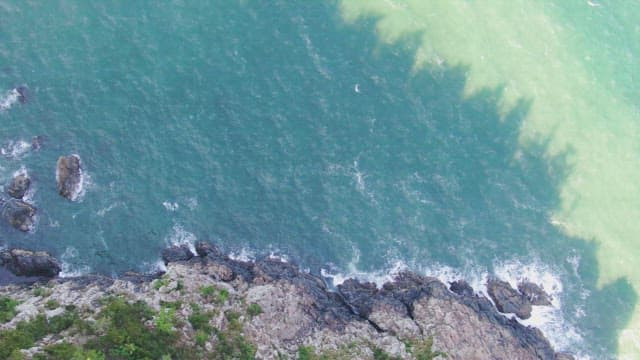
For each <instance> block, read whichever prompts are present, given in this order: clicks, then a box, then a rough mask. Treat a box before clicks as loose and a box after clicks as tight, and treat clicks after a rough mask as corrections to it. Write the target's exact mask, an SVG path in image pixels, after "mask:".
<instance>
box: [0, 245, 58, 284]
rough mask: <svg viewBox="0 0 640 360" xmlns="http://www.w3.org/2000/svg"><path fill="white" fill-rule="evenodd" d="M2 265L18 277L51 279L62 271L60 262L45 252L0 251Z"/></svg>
mask: <svg viewBox="0 0 640 360" xmlns="http://www.w3.org/2000/svg"><path fill="white" fill-rule="evenodd" d="M0 264H1V265H2V266H4V267H5V268H7V269H8V270H9V271H11V272H12V273H14V274H15V275H18V276H39V277H48V278H50V277H55V276H57V275H58V274H59V273H60V270H61V267H60V263H59V262H58V260H56V259H55V258H54V257H53V256H51V255H49V253H47V252H44V251H35V252H34V251H29V250H23V249H11V250H0Z"/></svg>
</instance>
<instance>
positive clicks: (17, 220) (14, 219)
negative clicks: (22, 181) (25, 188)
mask: <svg viewBox="0 0 640 360" xmlns="http://www.w3.org/2000/svg"><path fill="white" fill-rule="evenodd" d="M35 215H36V208H35V207H34V206H33V205H31V204H29V203H27V202H24V201H22V200H19V199H13V198H10V199H3V198H0V217H1V218H2V219H4V220H5V221H6V222H7V223H9V225H11V226H13V227H14V228H16V229H18V230H20V231H29V230H31V229H32V228H33V225H34V222H35Z"/></svg>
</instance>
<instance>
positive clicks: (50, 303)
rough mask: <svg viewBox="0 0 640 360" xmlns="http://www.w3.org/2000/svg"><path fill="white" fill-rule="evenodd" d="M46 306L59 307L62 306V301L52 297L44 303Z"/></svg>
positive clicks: (49, 308)
mask: <svg viewBox="0 0 640 360" xmlns="http://www.w3.org/2000/svg"><path fill="white" fill-rule="evenodd" d="M44 307H46V308H47V310H53V309H57V308H58V307H60V303H59V302H57V301H56V300H53V299H50V300H48V301H47V303H46V304H45V305H44Z"/></svg>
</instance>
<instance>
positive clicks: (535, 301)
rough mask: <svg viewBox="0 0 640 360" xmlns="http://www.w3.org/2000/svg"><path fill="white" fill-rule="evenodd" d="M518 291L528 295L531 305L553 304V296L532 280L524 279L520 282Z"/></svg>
mask: <svg viewBox="0 0 640 360" xmlns="http://www.w3.org/2000/svg"><path fill="white" fill-rule="evenodd" d="M518 291H520V292H521V293H522V295H524V296H526V297H527V299H529V301H530V302H531V305H536V306H551V296H549V294H547V293H546V292H545V291H544V290H542V288H541V287H540V286H538V285H537V284H534V283H532V282H528V281H523V282H521V283H519V284H518Z"/></svg>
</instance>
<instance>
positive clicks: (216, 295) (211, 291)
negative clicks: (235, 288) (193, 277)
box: [200, 285, 229, 304]
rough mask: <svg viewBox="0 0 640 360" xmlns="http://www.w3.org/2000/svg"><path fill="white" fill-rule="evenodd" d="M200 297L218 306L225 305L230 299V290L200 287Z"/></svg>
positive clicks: (208, 286) (209, 286) (211, 286)
mask: <svg viewBox="0 0 640 360" xmlns="http://www.w3.org/2000/svg"><path fill="white" fill-rule="evenodd" d="M200 296H202V297H203V298H205V299H207V300H213V302H215V303H216V304H224V303H225V302H226V301H227V300H228V299H229V290H227V289H220V290H218V289H216V287H215V286H213V285H207V286H202V287H200Z"/></svg>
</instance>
